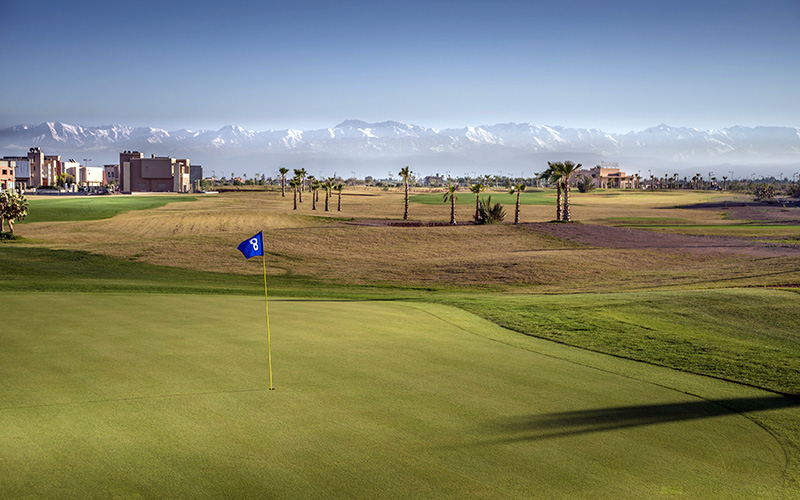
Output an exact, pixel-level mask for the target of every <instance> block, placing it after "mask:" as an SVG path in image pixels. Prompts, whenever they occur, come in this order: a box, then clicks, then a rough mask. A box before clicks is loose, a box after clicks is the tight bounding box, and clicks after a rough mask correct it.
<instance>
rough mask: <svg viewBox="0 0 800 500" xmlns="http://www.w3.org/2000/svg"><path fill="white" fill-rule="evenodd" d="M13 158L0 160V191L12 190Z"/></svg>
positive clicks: (14, 163) (14, 164)
mask: <svg viewBox="0 0 800 500" xmlns="http://www.w3.org/2000/svg"><path fill="white" fill-rule="evenodd" d="M15 167H16V162H15V161H14V160H0V191H8V190H14V179H15V177H14V168H15Z"/></svg>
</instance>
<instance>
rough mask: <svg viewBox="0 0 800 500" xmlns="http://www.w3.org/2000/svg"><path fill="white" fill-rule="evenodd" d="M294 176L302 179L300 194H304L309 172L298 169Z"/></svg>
mask: <svg viewBox="0 0 800 500" xmlns="http://www.w3.org/2000/svg"><path fill="white" fill-rule="evenodd" d="M294 175H295V177H297V178H299V179H300V193H302V192H303V189H304V186H305V181H306V177H307V176H308V172H306V169H304V168H296V169H294ZM300 203H303V195H302V194H300Z"/></svg>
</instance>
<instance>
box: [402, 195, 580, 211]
mask: <svg viewBox="0 0 800 500" xmlns="http://www.w3.org/2000/svg"><path fill="white" fill-rule="evenodd" d="M456 194H457V195H458V199H457V200H456V205H472V206H475V195H474V194H472V193H470V192H457V193H456ZM442 196H443V195H442V194H415V195H413V196H410V197H409V201H410V202H412V203H422V204H424V205H442V204H445V203H446V204H449V203H450V202H449V201H447V202H444V201H442ZM489 196H491V197H492V203H501V204H503V205H510V206H512V207H513V206H514V205H516V203H517V195H516V194H509V193H508V192H504V193H483V194H481V198H488V197H489ZM554 196H555V195H554V192H553V191H545V190H535V191H533V192H530V191H526V192H524V193H522V195H521V196H520V198H519V203H520V205H553V209H554V210H555V204H556V202H555V198H554ZM570 204H571V205H575V204H574V203H572V202H570ZM576 206H580V205H576Z"/></svg>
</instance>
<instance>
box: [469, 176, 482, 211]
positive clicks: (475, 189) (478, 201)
mask: <svg viewBox="0 0 800 500" xmlns="http://www.w3.org/2000/svg"><path fill="white" fill-rule="evenodd" d="M469 191H470V192H471V193H475V218H476V219H477V218H478V209H479V208H480V204H481V193H482V192H484V191H486V186H484V185H483V184H481V183H480V182H477V183H475V184H473V185H471V186H470V187H469Z"/></svg>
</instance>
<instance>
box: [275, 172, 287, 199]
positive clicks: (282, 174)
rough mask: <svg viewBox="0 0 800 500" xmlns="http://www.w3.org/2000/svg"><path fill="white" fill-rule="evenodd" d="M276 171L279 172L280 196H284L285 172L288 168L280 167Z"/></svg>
mask: <svg viewBox="0 0 800 500" xmlns="http://www.w3.org/2000/svg"><path fill="white" fill-rule="evenodd" d="M278 172H280V173H281V196H282V197H286V174H288V173H289V169H288V168H285V167H281V168H279V169H278Z"/></svg>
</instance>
